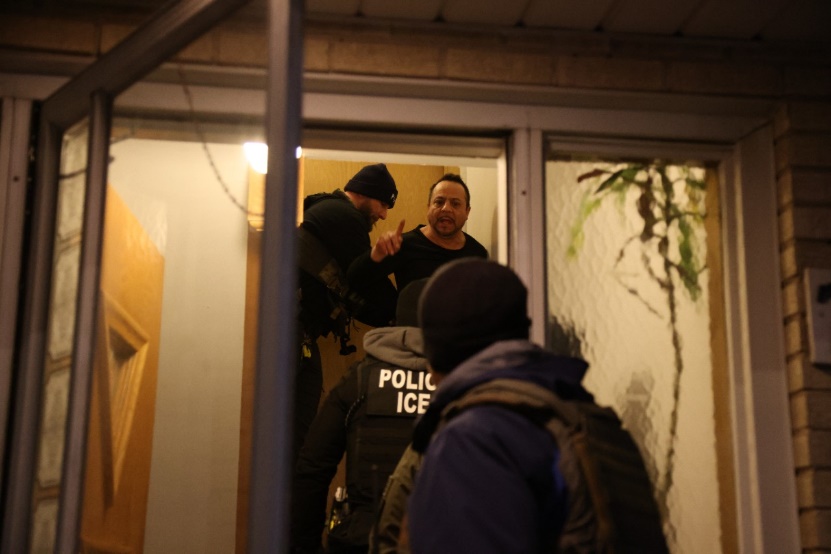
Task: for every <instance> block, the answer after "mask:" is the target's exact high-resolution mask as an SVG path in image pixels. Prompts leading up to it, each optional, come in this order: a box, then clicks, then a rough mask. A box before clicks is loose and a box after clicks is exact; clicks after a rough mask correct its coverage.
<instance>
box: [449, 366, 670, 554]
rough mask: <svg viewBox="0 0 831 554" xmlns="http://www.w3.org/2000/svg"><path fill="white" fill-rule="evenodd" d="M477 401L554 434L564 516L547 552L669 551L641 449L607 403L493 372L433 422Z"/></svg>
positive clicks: (618, 553) (612, 553)
mask: <svg viewBox="0 0 831 554" xmlns="http://www.w3.org/2000/svg"><path fill="white" fill-rule="evenodd" d="M478 405H498V406H504V407H505V408H507V409H510V410H513V411H515V412H518V413H520V414H522V415H524V416H526V417H528V418H529V419H531V420H532V421H534V422H535V423H537V424H539V425H541V426H543V427H545V428H546V429H547V430H548V431H549V433H551V435H552V437H553V439H554V440H555V441H556V444H557V446H558V448H559V449H560V462H559V469H560V472H561V473H562V475H563V477H564V478H565V481H566V486H567V488H568V492H569V498H568V516H567V519H566V523H565V526H564V528H563V531H562V533H561V535H560V538H559V543H558V544H556V545H551V551H552V552H557V553H560V554H563V553H569V554H572V553H574V554H577V553H608V554H621V553H627V554H630V553H631V554H636V553H637V554H640V553H646V552H648V553H650V554H664V553H667V552H668V551H669V550H668V548H667V545H666V539H665V537H664V534H663V529H662V524H661V517H660V514H659V512H658V507H657V504H656V502H655V498H654V495H653V491H652V484H651V482H650V480H649V476H648V475H647V472H646V467H645V466H644V463H643V460H642V458H641V455H640V451H639V450H638V447H637V445H636V444H635V442H634V441H633V440H632V437H631V436H630V435H629V433H628V432H627V431H625V430H624V429H623V428H622V427H621V422H620V419H619V418H618V417H617V415H616V414H615V412H614V410H612V409H611V408H604V407H601V406H598V405H597V404H595V403H593V402H589V401H578V400H565V399H562V398H560V397H559V396H557V395H556V394H554V393H553V392H551V391H550V390H548V389H545V388H543V387H540V386H538V385H535V384H533V383H530V382H527V381H520V380H516V379H495V380H493V381H490V382H487V383H483V384H482V385H479V386H476V387H474V388H472V389H471V390H470V391H468V392H467V393H465V395H464V396H462V397H461V398H459V399H458V400H456V401H454V402H451V403H450V404H448V405H447V406H446V407H445V409H444V410H443V412H442V423H441V424H440V425H444V424H446V423H447V422H448V421H449V420H451V419H452V418H453V417H455V416H456V415H458V414H459V413H460V412H462V411H464V410H466V409H468V408H471V407H474V406H478Z"/></svg>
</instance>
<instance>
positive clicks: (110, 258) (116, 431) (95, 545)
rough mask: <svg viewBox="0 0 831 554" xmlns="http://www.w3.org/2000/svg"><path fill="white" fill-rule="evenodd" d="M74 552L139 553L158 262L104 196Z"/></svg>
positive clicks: (119, 205)
mask: <svg viewBox="0 0 831 554" xmlns="http://www.w3.org/2000/svg"><path fill="white" fill-rule="evenodd" d="M104 222H105V226H104V245H103V249H104V250H103V256H102V271H101V287H100V298H99V309H98V328H97V330H96V333H97V339H96V350H95V363H94V379H93V390H92V397H91V400H90V415H89V418H90V419H89V429H88V435H87V436H88V439H87V441H88V442H87V460H86V472H85V482H84V501H83V515H82V522H81V541H80V542H81V551H82V552H85V553H94V554H99V553H101V554H104V553H106V554H111V553H112V554H127V553H134V554H138V553H141V552H142V551H143V543H144V525H145V517H146V513H147V493H148V485H149V480H150V454H151V449H152V445H153V421H154V413H155V399H156V374H157V370H158V357H159V334H160V328H161V313H162V288H163V275H164V258H163V257H162V255H161V253H160V252H159V250H158V248H157V247H156V246H155V245H154V244H153V242H152V241H151V240H150V238H149V236H148V235H147V233H146V232H145V231H144V229H143V228H142V227H141V225H140V224H139V222H138V220H137V219H136V218H135V216H134V215H133V214H132V213H131V212H130V210H129V208H128V207H127V206H126V204H125V203H124V202H123V200H122V199H121V198H120V197H119V196H118V194H117V193H116V192H115V190H114V189H113V188H112V187H109V188H108V190H107V205H106V215H105V219H104Z"/></svg>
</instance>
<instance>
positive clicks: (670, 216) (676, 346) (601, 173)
mask: <svg viewBox="0 0 831 554" xmlns="http://www.w3.org/2000/svg"><path fill="white" fill-rule="evenodd" d="M700 172H701V170H700V169H696V168H691V167H685V166H672V165H669V164H667V163H666V162H664V161H661V160H655V161H651V162H643V163H626V164H619V165H617V166H610V167H609V168H604V167H597V168H595V169H592V170H591V171H589V172H587V173H583V174H582V175H580V176H578V178H577V182H578V183H580V184H581V185H582V186H585V187H586V192H585V194H584V196H583V199H582V202H581V204H580V208H579V210H578V213H577V217H576V219H575V222H574V224H573V225H572V227H571V240H570V243H569V247H568V251H567V253H568V256H569V257H572V258H574V257H576V256H577V255H578V253H579V251H580V249H581V247H582V246H583V242H584V240H585V236H584V233H585V224H586V222H587V221H588V220H589V218H590V217H591V216H592V214H594V213H595V212H596V211H597V209H598V208H599V207H600V206H601V205H602V204H603V203H604V202H606V201H607V200H613V201H614V202H615V204H616V205H617V207H618V208H619V210H620V211H621V214H624V213H625V209H626V207H627V206H630V205H631V202H634V208H635V211H636V212H637V217H638V218H639V219H638V221H637V232H636V233H634V234H632V235H631V236H628V237H626V238H625V239H624V242H623V244H622V245H621V247H620V250H619V252H618V254H617V257H616V259H615V261H614V266H613V269H614V274H615V277H616V279H617V280H618V282H619V283H620V284H621V285H622V286H623V287H624V288H625V289H626V290H627V291H628V292H629V293H630V294H632V295H633V296H634V297H635V298H637V299H638V300H639V301H641V302H642V303H643V304H644V306H645V307H646V308H647V309H648V310H649V312H650V313H652V314H653V315H655V316H657V317H661V318H664V317H667V318H668V323H669V325H668V326H669V331H670V340H671V343H672V347H673V352H674V366H675V367H674V370H675V372H674V375H673V389H672V394H673V399H672V402H673V404H672V412H671V414H670V423H669V425H670V428H669V444H668V447H667V452H666V454H665V463H664V468H665V469H664V473H663V475H662V476H661V478H660V479H659V482H658V483H656V494H657V497H658V502H659V504H660V506H661V509H662V511H663V512H664V514H666V511H667V495H668V494H669V491H670V489H671V488H672V485H673V471H674V467H675V442H676V438H677V432H678V408H679V404H680V402H679V401H680V397H681V388H680V387H681V375H682V373H683V371H684V359H683V356H682V344H681V334H680V331H679V329H678V306H679V295H680V294H682V293H686V294H687V295H688V296H689V298H690V300H692V302H696V301H698V299H699V298H700V297H701V293H702V289H701V283H700V279H699V277H700V276H701V274H702V273H703V272H704V271H705V270H706V265H705V264H704V262H703V258H704V256H703V251H704V249H703V247H702V246H703V245H700V244H699V240H700V239H699V236H700V235H699V231H700V230H701V228H702V226H703V219H704V216H705V208H704V194H705V189H706V184H705V182H704V181H703V180H702V179H700V178H697V177H696V176H695V175H696V174H697V173H700ZM624 217H625V216H624ZM630 256H637V257H638V258H639V261H640V265H641V266H642V268H643V274H642V275H646V276H647V277H648V281H647V283H650V282H651V283H652V284H655V285H657V286H658V288H659V289H660V291H661V298H663V299H664V300H665V302H666V304H665V308H666V310H663V309H661V308H660V307H656V306H652V305H650V304H649V302H648V301H647V300H646V298H645V296H644V294H642V287H643V286H644V281H643V279H638V280H634V279H632V278H631V277H632V276H631V275H623V274H622V272H621V271H619V269H620V265H621V262H622V261H623V260H625V259H627V257H630ZM638 277H640V275H639V276H638ZM639 287H641V288H639Z"/></svg>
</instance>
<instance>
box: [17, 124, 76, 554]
mask: <svg viewBox="0 0 831 554" xmlns="http://www.w3.org/2000/svg"><path fill="white" fill-rule="evenodd" d="M88 136H89V126H88V122H87V120H84V121H82V122H80V123H78V124H77V125H76V126H75V127H73V128H72V129H70V130H68V131H67V132H66V133H64V136H63V139H62V141H61V162H60V176H59V179H58V205H57V213H56V215H55V247H54V255H53V258H52V292H51V295H50V302H49V330H48V335H47V341H46V344H47V346H46V356H45V358H44V365H43V389H42V394H43V406H42V411H41V414H40V431H39V437H38V452H37V465H36V471H35V483H34V485H33V490H32V505H33V508H32V510H33V514H32V518H33V519H32V526H31V528H30V533H31V536H30V545H29V552H32V553H35V554H40V553H42V552H43V553H46V552H52V549H53V547H54V542H55V533H56V529H57V521H58V519H57V516H58V497H59V495H60V493H61V486H62V482H61V472H62V469H63V458H64V440H65V438H66V418H67V408H68V402H69V381H70V364H71V362H72V352H73V343H74V338H75V314H76V311H77V310H76V308H77V292H78V277H79V268H80V260H81V239H82V224H83V218H84V198H85V195H86V190H85V179H86V167H87V141H88Z"/></svg>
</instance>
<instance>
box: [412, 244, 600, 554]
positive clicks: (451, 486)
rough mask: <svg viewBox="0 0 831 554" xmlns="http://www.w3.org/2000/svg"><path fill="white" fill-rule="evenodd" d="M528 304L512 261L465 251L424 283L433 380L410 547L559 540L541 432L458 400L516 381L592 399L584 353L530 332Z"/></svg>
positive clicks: (502, 412)
mask: <svg viewBox="0 0 831 554" xmlns="http://www.w3.org/2000/svg"><path fill="white" fill-rule="evenodd" d="M526 303H527V291H526V288H525V286H524V285H523V284H522V282H521V281H520V279H519V277H518V276H517V275H516V274H515V273H514V272H513V271H512V270H510V269H509V268H507V267H504V266H502V265H499V264H497V263H495V262H489V261H485V260H478V259H473V258H470V259H465V260H458V261H455V262H451V263H449V264H447V265H445V266H443V267H442V268H440V269H439V270H438V271H437V272H436V273H435V274H434V275H433V277H432V278H431V279H430V281H429V282H428V284H427V287H426V288H425V290H424V292H423V294H422V298H421V303H420V307H419V320H420V325H421V328H422V333H423V339H424V353H425V356H426V357H427V360H428V362H429V364H430V369H431V371H432V372H433V375H434V381H435V382H436V383H437V384H438V388H437V390H436V392H435V393H434V394H433V400H432V402H431V404H430V406H429V407H428V409H427V411H426V413H425V414H424V416H423V417H422V418H421V419H420V421H419V423H418V424H417V426H416V429H415V433H414V436H413V448H414V449H415V450H416V451H418V452H422V453H423V460H422V465H421V469H420V470H419V472H418V474H417V476H416V480H415V484H414V488H413V491H412V494H411V496H410V499H409V503H408V512H407V518H408V535H409V541H410V547H411V549H412V552H414V553H416V554H419V553H426V552H476V553H478V554H481V553H490V552H493V553H497V552H498V553H512V552H517V553H519V552H553V551H555V550H556V548H555V547H556V546H557V545H558V541H559V536H560V533H561V530H562V528H563V525H564V523H565V521H566V515H567V513H568V500H569V499H568V495H567V494H566V482H565V479H564V477H563V475H562V474H561V472H560V469H559V467H558V465H557V462H558V459H559V451H558V450H557V448H556V447H555V445H554V442H553V440H552V437H551V435H550V434H549V432H548V431H546V429H545V427H543V426H541V425H538V424H537V423H536V422H533V421H532V420H531V419H530V418H529V417H526V415H522V414H520V413H519V412H518V411H515V410H511V409H506V408H505V407H504V406H500V405H494V404H493V403H491V404H479V405H477V406H475V407H472V408H467V409H459V410H456V409H454V406H457V405H461V404H458V403H459V402H461V401H463V400H464V399H466V398H470V396H469V395H476V394H481V393H483V392H485V393H489V394H496V393H494V388H493V387H501V386H505V385H503V384H504V383H508V384H510V383H517V382H519V383H521V384H529V383H530V384H534V385H537V386H540V387H542V388H543V389H545V390H548V391H556V392H557V394H558V395H560V396H561V397H562V396H563V395H565V396H567V397H569V398H570V399H580V400H591V395H589V393H588V392H586V391H585V390H584V389H583V388H582V386H581V385H580V382H581V380H582V378H583V375H584V373H585V371H586V369H587V365H586V363H585V362H584V361H582V360H579V359H576V358H569V357H562V356H556V355H554V354H552V353H550V352H547V351H545V350H543V349H542V348H540V347H538V346H536V345H534V344H532V343H531V342H529V341H528V336H529V334H528V332H529V325H530V320H529V319H528V317H527V306H526ZM451 404H452V405H451Z"/></svg>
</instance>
